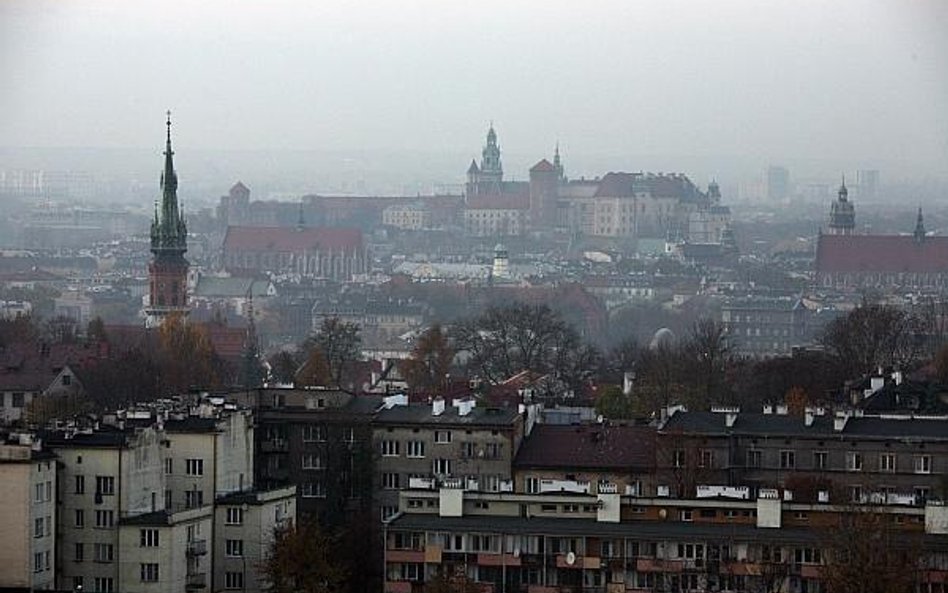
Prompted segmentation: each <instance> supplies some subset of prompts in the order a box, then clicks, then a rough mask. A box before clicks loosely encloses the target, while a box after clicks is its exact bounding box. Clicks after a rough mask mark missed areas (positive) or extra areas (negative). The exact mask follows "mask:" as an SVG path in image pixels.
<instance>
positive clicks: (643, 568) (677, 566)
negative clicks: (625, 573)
mask: <svg viewBox="0 0 948 593" xmlns="http://www.w3.org/2000/svg"><path fill="white" fill-rule="evenodd" d="M683 568H684V563H683V562H682V561H681V560H663V559H661V558H638V559H636V561H635V570H637V571H639V572H681V571H682V569H683Z"/></svg>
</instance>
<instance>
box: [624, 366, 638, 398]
mask: <svg viewBox="0 0 948 593" xmlns="http://www.w3.org/2000/svg"><path fill="white" fill-rule="evenodd" d="M634 381H635V373H633V372H630V371H626V372H624V373H622V395H624V396H626V397H628V396H630V395H632V384H633V382H634Z"/></svg>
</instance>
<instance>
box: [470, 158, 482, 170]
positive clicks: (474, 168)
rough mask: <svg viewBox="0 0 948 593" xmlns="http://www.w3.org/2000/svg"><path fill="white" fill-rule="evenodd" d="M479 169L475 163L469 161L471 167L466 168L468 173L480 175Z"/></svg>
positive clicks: (472, 160)
mask: <svg viewBox="0 0 948 593" xmlns="http://www.w3.org/2000/svg"><path fill="white" fill-rule="evenodd" d="M480 171H481V170H480V169H479V168H478V167H477V161H475V160H474V159H471V166H470V167H468V168H467V172H468V173H480Z"/></svg>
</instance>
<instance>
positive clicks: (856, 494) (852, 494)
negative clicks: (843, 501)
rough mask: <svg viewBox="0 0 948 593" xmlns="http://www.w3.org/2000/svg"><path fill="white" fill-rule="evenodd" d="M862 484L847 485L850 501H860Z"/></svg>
mask: <svg viewBox="0 0 948 593" xmlns="http://www.w3.org/2000/svg"><path fill="white" fill-rule="evenodd" d="M862 499H863V496H862V486H850V487H849V500H850V501H852V502H862Z"/></svg>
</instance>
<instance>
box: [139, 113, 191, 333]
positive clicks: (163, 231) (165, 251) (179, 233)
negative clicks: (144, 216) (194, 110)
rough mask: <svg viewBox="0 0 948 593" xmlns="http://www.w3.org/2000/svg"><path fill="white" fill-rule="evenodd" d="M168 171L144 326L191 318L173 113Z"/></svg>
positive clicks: (155, 227) (154, 231)
mask: <svg viewBox="0 0 948 593" xmlns="http://www.w3.org/2000/svg"><path fill="white" fill-rule="evenodd" d="M166 125H167V128H168V132H167V134H168V135H167V140H166V144H165V169H164V171H163V172H162V174H161V205H160V207H159V206H158V205H156V207H155V218H154V220H152V223H151V252H152V260H151V263H150V264H149V265H148V279H149V287H150V290H149V295H148V306H147V307H145V324H146V325H147V326H148V327H157V326H159V325H161V322H162V321H163V320H164V319H165V318H166V317H167V316H168V315H171V314H172V313H179V314H181V315H187V314H188V291H187V281H188V260H186V259H184V254H185V252H187V250H188V243H187V238H188V229H187V226H186V225H185V223H184V217H183V216H182V215H181V212H180V209H179V208H178V175H177V174H176V173H175V171H174V159H173V158H172V157H173V156H174V151H173V150H171V112H170V111H169V112H168V120H167V122H166Z"/></svg>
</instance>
